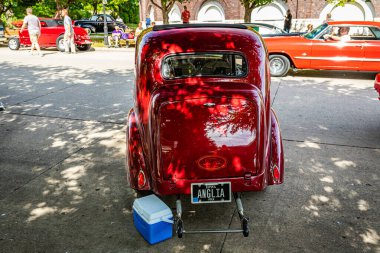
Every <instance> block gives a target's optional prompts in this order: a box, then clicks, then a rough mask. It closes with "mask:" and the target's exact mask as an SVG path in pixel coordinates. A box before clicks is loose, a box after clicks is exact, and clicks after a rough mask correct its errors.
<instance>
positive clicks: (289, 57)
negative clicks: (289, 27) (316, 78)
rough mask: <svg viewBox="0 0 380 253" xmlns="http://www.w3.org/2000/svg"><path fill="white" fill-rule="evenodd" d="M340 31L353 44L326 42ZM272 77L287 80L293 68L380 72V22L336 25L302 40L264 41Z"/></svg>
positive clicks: (285, 38) (323, 28)
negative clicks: (283, 77) (347, 35)
mask: <svg viewBox="0 0 380 253" xmlns="http://www.w3.org/2000/svg"><path fill="white" fill-rule="evenodd" d="M341 27H348V28H349V36H350V40H348V41H343V40H342V41H338V40H330V39H325V37H326V36H325V35H326V34H336V35H337V36H338V34H337V33H338V30H339V29H340V28H341ZM264 40H265V43H266V45H267V47H268V52H269V60H270V72H271V74H272V76H284V75H286V74H287V73H288V71H289V69H290V68H295V69H324V70H353V71H379V70H380V22H371V21H334V22H328V23H324V24H322V25H320V26H318V27H317V28H315V29H314V30H313V31H311V32H310V33H307V34H305V35H303V36H292V37H272V38H264Z"/></svg>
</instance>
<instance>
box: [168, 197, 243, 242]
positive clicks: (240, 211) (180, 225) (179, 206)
mask: <svg viewBox="0 0 380 253" xmlns="http://www.w3.org/2000/svg"><path fill="white" fill-rule="evenodd" d="M240 196H241V194H240V193H236V194H234V197H235V202H236V207H237V211H238V214H239V218H240V222H241V229H203V230H189V231H186V230H185V229H184V225H183V220H182V204H181V198H180V196H178V197H177V201H176V209H177V210H176V213H177V214H176V219H175V224H176V233H177V236H178V238H182V236H183V234H203V233H243V235H244V237H247V236H248V235H249V228H248V221H249V218H248V217H246V216H244V208H243V204H242V202H241V198H240Z"/></svg>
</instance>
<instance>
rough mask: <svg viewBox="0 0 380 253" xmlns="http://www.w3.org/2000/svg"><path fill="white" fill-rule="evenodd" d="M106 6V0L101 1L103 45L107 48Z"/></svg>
mask: <svg viewBox="0 0 380 253" xmlns="http://www.w3.org/2000/svg"><path fill="white" fill-rule="evenodd" d="M106 4H107V0H103V22H104V45H106V46H108V38H107V37H108V27H107V17H106Z"/></svg>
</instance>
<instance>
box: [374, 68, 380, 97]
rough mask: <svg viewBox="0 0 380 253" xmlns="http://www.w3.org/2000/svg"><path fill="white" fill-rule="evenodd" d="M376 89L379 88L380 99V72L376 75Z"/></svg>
mask: <svg viewBox="0 0 380 253" xmlns="http://www.w3.org/2000/svg"><path fill="white" fill-rule="evenodd" d="M375 90H377V92H378V93H379V100H380V73H379V74H377V75H376V79H375Z"/></svg>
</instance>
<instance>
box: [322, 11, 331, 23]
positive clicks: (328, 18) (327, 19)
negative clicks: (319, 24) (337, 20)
mask: <svg viewBox="0 0 380 253" xmlns="http://www.w3.org/2000/svg"><path fill="white" fill-rule="evenodd" d="M330 21H334V20H333V19H332V18H331V13H327V14H326V19H325V20H324V21H323V23H328V22H330Z"/></svg>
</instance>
